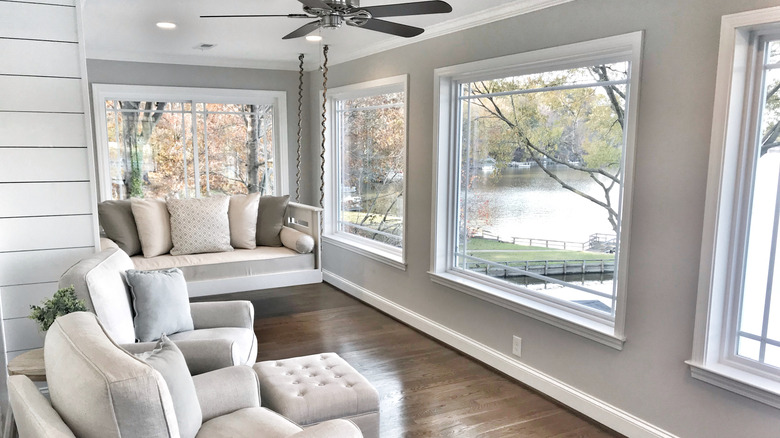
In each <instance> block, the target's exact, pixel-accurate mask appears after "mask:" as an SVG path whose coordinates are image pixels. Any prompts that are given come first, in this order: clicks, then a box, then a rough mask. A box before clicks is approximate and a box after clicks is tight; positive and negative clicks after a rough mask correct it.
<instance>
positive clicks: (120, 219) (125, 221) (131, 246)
mask: <svg viewBox="0 0 780 438" xmlns="http://www.w3.org/2000/svg"><path fill="white" fill-rule="evenodd" d="M98 220H99V221H100V226H101V227H103V231H105V232H106V237H108V238H109V239H111V240H113V241H114V243H116V244H117V246H119V249H121V250H122V251H124V252H126V253H127V255H131V256H133V255H136V254H140V253H141V240H140V239H139V238H138V229H137V228H136V227H135V218H134V217H133V209H132V208H131V207H130V200H129V199H126V200H122V201H103V202H101V203H100V204H98Z"/></svg>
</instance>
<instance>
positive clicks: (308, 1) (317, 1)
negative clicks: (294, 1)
mask: <svg viewBox="0 0 780 438" xmlns="http://www.w3.org/2000/svg"><path fill="white" fill-rule="evenodd" d="M298 1H299V2H301V3H303V5H304V6H308V7H310V8H314V9H332V8H331V7H330V6H328V4H327V3H325V2H324V1H322V0H298Z"/></svg>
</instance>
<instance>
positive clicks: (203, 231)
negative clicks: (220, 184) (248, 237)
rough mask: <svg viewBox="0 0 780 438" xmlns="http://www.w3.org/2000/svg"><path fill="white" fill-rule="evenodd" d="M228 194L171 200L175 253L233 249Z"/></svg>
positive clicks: (169, 202)
mask: <svg viewBox="0 0 780 438" xmlns="http://www.w3.org/2000/svg"><path fill="white" fill-rule="evenodd" d="M229 202H230V198H228V197H227V196H213V197H210V198H189V199H169V200H168V211H169V212H170V213H171V240H172V241H173V249H172V250H171V254H172V255H183V254H198V253H202V252H225V251H233V247H232V246H230V222H228V205H229Z"/></svg>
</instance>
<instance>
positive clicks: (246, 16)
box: [200, 14, 314, 18]
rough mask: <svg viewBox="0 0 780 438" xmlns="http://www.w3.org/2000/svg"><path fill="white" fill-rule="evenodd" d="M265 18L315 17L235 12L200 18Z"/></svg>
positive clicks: (309, 16)
mask: <svg viewBox="0 0 780 438" xmlns="http://www.w3.org/2000/svg"><path fill="white" fill-rule="evenodd" d="M258 17H260V18H263V17H287V18H314V17H312V16H311V15H306V14H285V15H263V14H260V15H258V14H234V15H201V16H200V18H258Z"/></svg>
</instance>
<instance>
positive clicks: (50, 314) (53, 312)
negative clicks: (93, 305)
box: [28, 285, 87, 333]
mask: <svg viewBox="0 0 780 438" xmlns="http://www.w3.org/2000/svg"><path fill="white" fill-rule="evenodd" d="M41 304H42V306H36V305H35V304H33V305H31V306H30V316H29V317H28V318H30V319H32V320H35V321H37V322H38V326H39V327H40V329H41V332H42V333H46V331H47V330H49V327H51V325H52V324H53V323H54V320H55V319H56V318H57V317H58V316H63V315H67V314H68V313H73V312H84V311H86V310H87V306H86V305H85V304H84V301H82V300H80V299H78V298H77V297H76V291H75V289H73V286H72V285H71V286H68V287H66V288H62V289H60V290H58V291H57V292H55V293H54V296H53V297H51V298H50V299H48V300H44V301H43V302H42V303H41Z"/></svg>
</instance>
